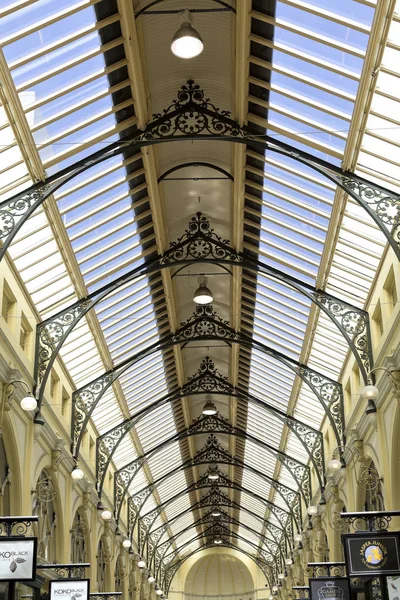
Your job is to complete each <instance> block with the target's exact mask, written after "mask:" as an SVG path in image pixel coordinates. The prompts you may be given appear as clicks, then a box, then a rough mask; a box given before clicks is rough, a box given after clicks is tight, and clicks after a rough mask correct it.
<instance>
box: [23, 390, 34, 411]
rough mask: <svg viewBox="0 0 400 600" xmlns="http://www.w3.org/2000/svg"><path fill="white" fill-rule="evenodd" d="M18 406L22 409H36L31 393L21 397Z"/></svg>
mask: <svg viewBox="0 0 400 600" xmlns="http://www.w3.org/2000/svg"><path fill="white" fill-rule="evenodd" d="M20 406H21V408H22V410H26V411H31V410H36V409H37V402H36V399H35V398H34V397H33V396H32V394H28V395H27V396H25V398H22V400H21V402H20Z"/></svg>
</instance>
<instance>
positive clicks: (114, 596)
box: [89, 592, 122, 600]
mask: <svg viewBox="0 0 400 600" xmlns="http://www.w3.org/2000/svg"><path fill="white" fill-rule="evenodd" d="M121 596H122V592H93V594H92V593H90V594H89V597H90V598H91V600H120V597H121Z"/></svg>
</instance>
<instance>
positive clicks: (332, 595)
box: [309, 577, 350, 600]
mask: <svg viewBox="0 0 400 600" xmlns="http://www.w3.org/2000/svg"><path fill="white" fill-rule="evenodd" d="M309 584H310V599H311V600H350V584H349V580H348V578H347V577H315V578H310V580H309Z"/></svg>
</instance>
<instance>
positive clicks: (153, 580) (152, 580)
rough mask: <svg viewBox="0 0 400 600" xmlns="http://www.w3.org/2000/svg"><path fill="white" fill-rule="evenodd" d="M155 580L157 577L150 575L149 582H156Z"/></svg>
mask: <svg viewBox="0 0 400 600" xmlns="http://www.w3.org/2000/svg"><path fill="white" fill-rule="evenodd" d="M155 581H156V580H155V578H154V577H153V576H152V575H150V577H149V578H148V582H149V583H155Z"/></svg>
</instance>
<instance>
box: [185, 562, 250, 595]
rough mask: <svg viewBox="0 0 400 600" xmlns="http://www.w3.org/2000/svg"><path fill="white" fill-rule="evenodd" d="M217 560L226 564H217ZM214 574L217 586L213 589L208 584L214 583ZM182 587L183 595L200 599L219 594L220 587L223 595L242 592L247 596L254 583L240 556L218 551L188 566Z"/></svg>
mask: <svg viewBox="0 0 400 600" xmlns="http://www.w3.org/2000/svg"><path fill="white" fill-rule="evenodd" d="M218 562H220V563H223V562H226V563H227V564H218ZM202 563H203V564H202ZM207 563H208V564H207ZM230 563H233V564H230ZM224 567H229V568H228V569H227V568H224ZM213 575H214V577H213ZM215 576H217V582H216V583H217V584H218V587H217V589H216V590H213V589H212V588H210V585H209V584H210V583H211V582H212V583H214V578H215ZM183 588H184V589H183V591H184V594H185V597H187V598H189V599H190V600H200V598H204V597H206V596H210V595H211V596H219V595H220V590H221V588H223V596H229V595H231V594H232V595H233V596H236V597H239V596H237V594H242V595H243V597H245V598H248V597H249V596H248V594H247V592H251V593H252V595H253V593H254V590H255V589H256V585H255V582H254V579H253V575H252V573H251V571H250V570H249V569H248V567H247V566H246V565H245V563H244V562H243V561H242V560H240V558H237V557H235V556H234V557H232V556H230V555H227V554H221V553H220V552H218V553H216V554H209V555H206V556H205V557H203V558H200V559H198V560H197V561H196V562H195V563H194V564H193V565H192V566H191V567H190V568H189V570H188V572H187V574H186V577H185V581H184V585H183ZM213 592H214V593H213ZM244 594H245V595H244Z"/></svg>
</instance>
